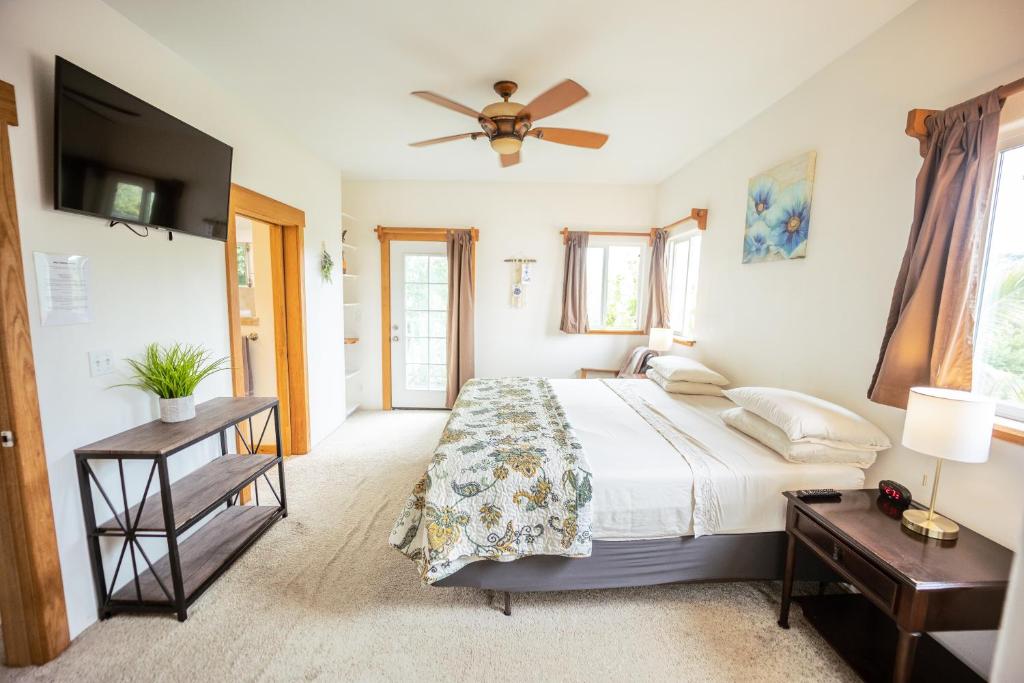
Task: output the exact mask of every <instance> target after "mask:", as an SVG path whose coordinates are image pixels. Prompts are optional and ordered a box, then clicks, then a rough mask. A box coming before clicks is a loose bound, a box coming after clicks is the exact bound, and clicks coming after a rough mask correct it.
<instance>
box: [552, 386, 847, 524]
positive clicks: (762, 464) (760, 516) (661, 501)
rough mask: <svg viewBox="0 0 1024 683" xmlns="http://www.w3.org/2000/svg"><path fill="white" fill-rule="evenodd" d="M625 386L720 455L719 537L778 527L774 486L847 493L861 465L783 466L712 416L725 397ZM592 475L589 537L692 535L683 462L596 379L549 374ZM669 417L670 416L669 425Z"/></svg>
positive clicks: (780, 505) (782, 510) (780, 517)
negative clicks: (845, 490) (683, 426)
mask: <svg viewBox="0 0 1024 683" xmlns="http://www.w3.org/2000/svg"><path fill="white" fill-rule="evenodd" d="M617 381H621V382H629V383H630V386H631V388H632V389H633V390H634V391H635V392H636V393H637V394H639V395H640V396H642V397H643V398H644V399H646V400H647V401H649V402H650V403H651V404H652V405H653V406H654V407H655V408H656V409H657V410H658V411H659V412H661V413H662V414H663V415H664V416H666V417H667V418H669V419H673V418H676V419H677V420H678V423H679V424H685V425H687V432H688V433H689V434H690V435H691V436H693V437H694V438H696V439H697V440H699V441H700V442H702V443H703V444H704V445H705V446H707V448H708V450H709V451H710V452H711V453H712V454H713V455H714V457H715V458H716V459H717V460H719V461H720V462H721V463H722V465H723V467H722V468H720V475H717V476H719V477H720V480H719V481H718V482H717V483H718V484H720V485H721V489H720V490H721V491H722V492H723V495H721V496H720V501H719V502H720V503H721V506H722V508H723V509H722V513H723V514H722V519H723V520H726V526H723V528H721V529H719V531H718V533H753V532H761V531H781V530H783V529H784V528H785V526H786V519H785V517H786V501H785V499H784V498H783V497H782V495H781V492H782V491H787V490H793V489H803V488H836V489H856V488H862V487H863V485H864V471H863V470H861V469H859V468H857V467H853V466H850V465H836V464H820V465H818V464H802V463H799V464H798V463H791V462H788V461H787V460H785V459H783V458H782V456H780V455H779V454H778V453H776V452H775V451H772V450H770V449H768V448H767V447H765V446H763V445H761V444H760V443H758V442H757V441H754V440H753V439H751V438H749V437H747V436H745V435H743V434H740V433H739V432H737V431H736V430H734V429H732V428H731V427H728V426H727V425H726V424H725V423H724V422H722V420H721V419H720V418H719V417H718V416H719V414H720V413H721V412H722V411H723V410H726V409H728V408H731V407H733V405H734V404H733V403H732V402H731V401H729V399H727V398H723V397H716V396H689V395H680V394H669V393H667V392H665V391H664V390H663V389H661V388H660V387H658V386H657V385H656V384H655V383H654V382H652V381H650V380H646V379H640V380H617ZM551 385H552V386H553V387H554V389H555V392H556V393H557V394H558V398H559V400H560V401H561V402H562V405H563V406H564V407H565V412H566V416H567V417H568V419H569V422H570V423H571V424H572V426H573V428H574V429H575V430H576V433H577V434H578V435H579V438H580V439H581V441H582V442H583V447H584V449H585V451H586V454H587V460H588V461H589V462H590V467H591V470H592V474H593V475H594V519H593V524H592V527H591V528H592V531H593V534H594V538H595V539H597V540H602V541H611V540H636V539H644V538H670V537H674V536H689V535H692V534H693V503H694V498H693V496H694V492H693V473H692V472H691V470H690V466H689V465H688V464H687V463H686V460H685V459H684V458H683V457H682V456H681V455H680V454H679V453H678V452H677V451H676V450H675V449H674V448H673V447H672V446H671V445H670V444H669V443H668V442H667V441H666V440H665V438H664V437H662V436H661V435H660V434H659V433H658V432H657V431H656V430H655V429H654V428H653V427H651V426H650V425H649V424H648V423H647V421H646V420H645V419H644V418H643V417H641V416H640V415H639V414H638V413H637V412H636V411H635V410H634V409H633V408H631V407H630V406H629V405H627V404H626V403H625V402H624V401H623V400H622V399H621V398H619V396H617V395H616V394H615V393H614V392H612V391H611V389H609V388H608V387H607V386H606V385H605V383H604V382H601V381H598V380H592V379H587V380H574V379H552V380H551ZM676 419H673V421H674V422H675V421H676Z"/></svg>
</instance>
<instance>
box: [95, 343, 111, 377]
mask: <svg viewBox="0 0 1024 683" xmlns="http://www.w3.org/2000/svg"><path fill="white" fill-rule="evenodd" d="M113 371H114V359H113V357H112V356H111V354H110V351H108V350H106V349H104V350H102V351H90V352H89V376H90V377H99V376H100V375H109V374H110V373H112V372H113Z"/></svg>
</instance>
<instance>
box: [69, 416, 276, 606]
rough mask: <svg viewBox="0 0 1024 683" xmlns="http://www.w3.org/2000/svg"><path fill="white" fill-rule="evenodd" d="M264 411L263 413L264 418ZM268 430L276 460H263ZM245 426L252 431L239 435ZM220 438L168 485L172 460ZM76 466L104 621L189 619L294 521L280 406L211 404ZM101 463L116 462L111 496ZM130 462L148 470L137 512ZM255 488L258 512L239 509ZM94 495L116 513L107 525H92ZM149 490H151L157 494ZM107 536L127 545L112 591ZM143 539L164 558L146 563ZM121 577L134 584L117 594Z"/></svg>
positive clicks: (156, 424)
mask: <svg viewBox="0 0 1024 683" xmlns="http://www.w3.org/2000/svg"><path fill="white" fill-rule="evenodd" d="M261 413H266V417H265V418H264V417H263V416H262V415H261ZM254 419H255V420H256V421H255V424H254ZM261 421H262V426H260V422H261ZM271 423H273V425H274V435H275V440H276V450H275V452H274V454H272V455H271V454H264V453H260V452H259V451H260V445H261V444H262V441H263V438H264V436H266V434H267V428H268V426H269V425H270V424H271ZM242 424H246V425H247V429H239V425H242ZM231 431H233V432H234V433H235V434H236V435H237V438H238V440H239V442H240V443H241V444H242V446H243V447H244V449H245V451H246V453H245V454H241V455H236V454H233V453H228V433H229V432H231ZM257 434H258V435H259V436H257ZM214 436H217V437H219V439H220V452H221V455H220V456H219V457H217V458H214V459H213V460H212V461H210V462H209V463H207V464H206V465H203V466H202V467H200V468H199V469H197V470H195V471H193V472H191V473H189V474H187V475H185V476H184V477H182V478H180V479H178V480H177V481H175V482H174V483H171V480H170V477H169V475H168V470H167V460H168V458H170V457H171V456H173V455H174V454H176V453H179V452H180V451H182V450H184V449H186V448H188V447H189V446H193V445H195V444H197V443H199V442H200V441H203V440H205V439H208V438H211V437H214ZM75 459H76V462H77V466H78V485H79V490H80V493H81V496H82V509H83V512H84V515H85V528H86V534H87V540H88V546H89V560H90V562H91V564H92V573H93V582H94V587H95V590H96V601H97V609H98V611H99V617H100V619H107V618H109V617H110V616H112V615H113V614H115V613H118V612H172V613H175V614H177V617H178V620H179V621H185V619H186V618H188V607H189V606H190V605H191V604H192V603H193V602H194V601H195V600H196V598H198V597H199V596H200V595H201V594H202V593H203V591H205V590H206V589H207V588H209V587H210V585H211V584H213V582H214V581H216V580H217V579H218V578H219V577H220V576H221V574H223V573H224V571H225V570H227V568H228V567H230V566H231V564H232V563H233V562H234V561H235V560H236V559H238V557H240V556H241V555H242V553H244V552H245V550H246V549H247V548H248V547H249V546H250V545H252V543H253V542H255V541H256V539H258V538H259V537H260V536H261V535H263V533H264V532H266V530H267V529H269V528H270V526H271V525H273V524H274V523H275V522H276V521H277V520H279V519H281V518H283V517H287V516H288V504H287V498H286V497H285V486H284V458H283V457H282V453H281V418H280V414H279V407H278V401H277V399H276V398H257V397H243V398H215V399H213V400H211V401H206V402H205V403H201V404H199V405H198V406H196V416H195V418H193V419H191V420H188V421H186V422H176V423H164V422H160V421H159V420H155V421H153V422H149V423H147V424H144V425H140V426H138V427H135V428H134V429H129V430H128V431H126V432H122V433H120V434H117V435H115V436H111V437H109V438H106V439H103V440H102V441H97V442H96V443H93V444H90V445H88V446H83V447H82V448H78V449H76V450H75ZM96 460H108V461H109V460H114V461H116V462H117V469H118V475H119V479H120V481H119V486H118V488H117V490H115V491H110V492H108V491H107V489H106V488H104V486H103V485H102V484H101V483H100V479H99V478H98V477H97V476H96V472H95V471H94V469H93V467H92V465H91V463H92V462H93V461H96ZM126 460H128V461H131V460H135V461H150V462H151V463H152V464H151V466H150V467H149V476H148V477H147V478H146V484H145V488H144V489H143V491H142V494H141V496H139V497H138V498H134V497H133V500H138V501H139V502H138V503H137V504H135V505H133V506H131V507H129V495H128V485H127V482H126V480H125V467H124V463H125V461H126ZM274 467H277V474H278V476H277V479H278V488H276V489H275V487H274V484H273V482H272V481H271V480H270V477H269V476H268V473H269V472H270V470H271V469H273V468H274ZM154 477H156V482H155V488H154ZM261 478H262V479H264V480H265V481H266V485H267V486H268V487H269V489H270V493H271V498H270V500H269V501H268V500H267V497H266V494H264V501H265V502H267V503H274V504H263V505H261V504H260V501H259V479H261ZM249 485H253V488H254V491H255V501H254V502H255V505H241V504H240V500H239V498H240V496H241V492H242V490H243V489H245V488H247V487H248V486H249ZM93 489H95V491H97V492H98V493H99V494H100V497H101V498H102V500H103V501H104V503H105V504H106V507H107V508H109V509H110V513H111V514H112V515H113V517H111V518H110V519H108V520H107V521H105V522H103V523H101V524H97V522H96V508H95V506H94V497H93ZM151 490H152V491H155V492H153V493H152V495H150V492H151ZM115 500H116V501H117V502H115ZM215 512H216V513H217V514H216V515H214V516H213V517H211V518H210V519H209V520H208V521H207V522H206V524H204V525H202V526H201V527H200V528H198V529H196V530H195V532H194V533H192V534H191V535H189V536H188V537H187V538H185V539H183V540H179V539H180V537H181V535H182V534H183V533H185V532H186V531H187V530H189V529H190V528H192V527H193V526H195V525H196V524H198V523H199V522H200V521H202V520H204V519H206V518H207V517H209V516H210V515H211V514H212V513H215ZM103 537H115V538H120V539H123V540H122V543H121V548H120V551H119V556H118V560H117V564H116V568H115V569H114V575H113V577H111V578H110V580H109V584H108V582H107V578H106V576H105V574H104V571H103V556H102V553H101V549H100V539H101V538H103ZM143 538H162V539H166V543H167V554H166V555H165V556H164V557H162V558H160V559H155V558H152V557H150V554H149V553H147V552H146V551H145V549H144V548H143V547H142V544H140V543H139V539H143ZM122 571H126V572H129V571H130V572H131V576H132V580H131V581H129V582H127V583H125V584H124V585H123V586H122V587H120V588H118V587H117V584H118V578H119V576H120V575H121V572H122Z"/></svg>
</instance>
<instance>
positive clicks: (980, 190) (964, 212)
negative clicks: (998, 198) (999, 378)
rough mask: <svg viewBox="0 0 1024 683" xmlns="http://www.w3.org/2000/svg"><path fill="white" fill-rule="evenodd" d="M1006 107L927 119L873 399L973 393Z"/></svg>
mask: <svg viewBox="0 0 1024 683" xmlns="http://www.w3.org/2000/svg"><path fill="white" fill-rule="evenodd" d="M1001 108H1002V103H1001V102H1000V101H999V97H998V95H997V94H996V92H995V91H993V92H991V93H988V94H987V95H982V96H981V97H978V98H975V99H973V100H970V101H968V102H964V103H963V104H960V105H957V106H955V107H952V108H950V109H947V110H946V111H944V112H940V113H938V114H935V115H933V116H932V117H930V118H929V119H928V128H929V135H928V141H927V148H926V150H925V154H924V164H923V165H922V167H921V171H920V173H918V176H917V196H916V199H915V202H914V219H913V223H912V224H911V226H910V238H909V240H908V242H907V250H906V253H905V254H904V255H903V265H902V267H901V268H900V273H899V277H898V278H897V279H896V289H895V291H894V292H893V297H892V305H891V307H890V310H889V320H888V322H887V323H886V328H885V336H884V338H883V341H882V349H881V351H880V352H879V357H878V365H877V367H876V368H875V374H874V377H872V379H871V387H870V388H869V389H868V397H869V398H870V399H871V400H872V401H876V402H878V403H884V404H887V405H891V406H897V407H900V408H905V407H906V405H907V396H908V394H909V390H910V387H913V386H922V385H925V386H928V385H931V386H940V387H948V388H951V389H970V388H971V383H972V370H973V367H972V360H973V355H974V324H975V313H976V310H977V303H978V289H979V282H980V279H981V270H982V264H983V260H984V255H985V243H986V239H987V235H988V230H987V226H986V225H985V218H986V213H987V211H986V209H987V204H988V202H989V197H990V195H991V191H992V177H993V171H994V165H995V158H996V138H997V135H998V133H999V112H1000V109H1001Z"/></svg>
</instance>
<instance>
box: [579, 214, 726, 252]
mask: <svg viewBox="0 0 1024 683" xmlns="http://www.w3.org/2000/svg"><path fill="white" fill-rule="evenodd" d="M688 221H696V222H697V229H698V230H707V229H708V210H707V209H690V215H689V216H686V217H685V218H680V219H679V220H677V221H676V222H674V223H669V224H668V225H666V226H665V227H663V228H660V229H661V230H671V229H672V228H674V227H676V226H679V225H682V224H683V223H686V222H688ZM658 230H659V228H651V229H650V230H648V231H647V232H618V231H616V232H602V231H593V230H580V231H579V232H585V233H587V234H588V235H598V236H606V237H646V238H647V244H648V245H651V244H654V233H656V232H657V231H658ZM574 232H575V231H574ZM560 234H561V235H562V244H568V243H569V228H562V230H561V233H560Z"/></svg>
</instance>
